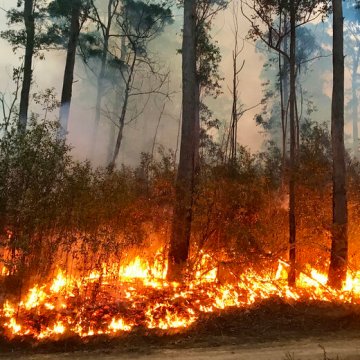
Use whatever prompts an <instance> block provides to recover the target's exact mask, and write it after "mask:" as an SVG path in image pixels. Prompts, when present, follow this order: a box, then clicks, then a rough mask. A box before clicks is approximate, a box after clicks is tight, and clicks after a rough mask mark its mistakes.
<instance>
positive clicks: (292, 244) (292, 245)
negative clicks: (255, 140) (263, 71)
mask: <svg viewBox="0 0 360 360" xmlns="http://www.w3.org/2000/svg"><path fill="white" fill-rule="evenodd" d="M289 101H290V161H289V261H290V269H289V275H288V284H289V286H292V287H293V286H295V285H296V216H295V168H296V108H295V101H296V9H295V5H294V2H293V1H291V5H290V99H289Z"/></svg>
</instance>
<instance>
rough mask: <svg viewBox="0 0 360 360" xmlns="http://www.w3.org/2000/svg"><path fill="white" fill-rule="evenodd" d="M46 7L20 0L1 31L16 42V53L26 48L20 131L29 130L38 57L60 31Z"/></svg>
mask: <svg viewBox="0 0 360 360" xmlns="http://www.w3.org/2000/svg"><path fill="white" fill-rule="evenodd" d="M46 10H47V3H46V1H45V0H18V1H17V3H16V7H15V8H12V9H10V10H9V11H8V12H7V20H8V25H9V29H8V30H5V31H3V32H1V37H2V38H4V39H6V40H7V41H8V42H9V43H10V44H11V45H12V47H13V51H14V52H17V51H18V50H19V49H25V51H24V55H23V56H22V57H21V58H23V65H22V71H21V72H22V78H21V92H20V104H19V114H18V123H17V126H18V130H19V131H20V132H24V131H25V130H26V126H27V123H28V113H29V103H30V91H31V84H32V81H33V60H34V57H36V56H37V57H39V58H43V52H42V50H45V49H46V48H47V47H48V46H49V45H50V44H52V43H53V42H54V41H55V39H56V38H57V34H56V32H54V31H52V30H51V29H50V28H49V22H48V19H47V11H46ZM13 25H15V26H13ZM22 25H23V26H22Z"/></svg>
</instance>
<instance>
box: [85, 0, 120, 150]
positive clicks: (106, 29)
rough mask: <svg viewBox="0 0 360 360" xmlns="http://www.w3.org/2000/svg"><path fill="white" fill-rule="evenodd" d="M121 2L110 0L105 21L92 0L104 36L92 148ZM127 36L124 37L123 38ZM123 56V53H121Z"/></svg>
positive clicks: (96, 20)
mask: <svg viewBox="0 0 360 360" xmlns="http://www.w3.org/2000/svg"><path fill="white" fill-rule="evenodd" d="M120 4H121V1H120V0H108V2H107V18H106V20H105V21H103V20H102V18H101V16H100V14H99V12H98V10H97V8H96V6H95V4H94V1H93V0H92V5H93V9H94V12H95V18H94V20H95V22H96V23H97V24H98V26H99V27H100V33H101V36H102V44H101V45H102V46H101V49H100V69H99V72H98V74H97V88H96V106H95V124H94V129H93V136H92V149H95V144H96V137H97V132H98V127H99V123H100V119H101V109H102V102H103V97H104V92H105V84H104V82H105V76H106V69H107V62H108V58H109V57H110V55H111V54H109V43H110V38H111V35H112V34H111V29H112V27H113V26H114V24H113V21H114V19H115V18H116V14H117V13H118V8H119V5H120ZM124 39H125V38H124V37H122V40H124ZM121 57H122V58H123V55H121Z"/></svg>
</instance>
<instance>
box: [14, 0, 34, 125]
mask: <svg viewBox="0 0 360 360" xmlns="http://www.w3.org/2000/svg"><path fill="white" fill-rule="evenodd" d="M24 22H25V29H26V45H25V58H24V71H23V83H22V89H21V96H20V109H19V123H18V130H19V131H22V132H23V131H25V129H26V125H27V119H28V110H29V97H30V87H31V79H32V60H33V56H34V46H35V19H34V0H25V1H24Z"/></svg>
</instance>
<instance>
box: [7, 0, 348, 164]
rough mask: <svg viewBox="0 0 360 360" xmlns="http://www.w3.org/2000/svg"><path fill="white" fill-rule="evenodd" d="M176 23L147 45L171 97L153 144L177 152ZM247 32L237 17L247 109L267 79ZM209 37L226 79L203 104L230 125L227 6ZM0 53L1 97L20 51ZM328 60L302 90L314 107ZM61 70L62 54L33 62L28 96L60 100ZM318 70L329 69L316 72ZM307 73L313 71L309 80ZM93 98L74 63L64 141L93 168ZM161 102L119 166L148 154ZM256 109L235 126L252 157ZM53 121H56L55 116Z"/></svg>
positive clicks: (99, 151)
mask: <svg viewBox="0 0 360 360" xmlns="http://www.w3.org/2000/svg"><path fill="white" fill-rule="evenodd" d="M15 3H16V1H15V0H0V7H1V8H3V9H9V8H11V7H12V6H14V5H15ZM174 20H175V22H174V24H173V25H171V26H169V27H168V28H167V29H166V31H165V32H164V33H163V34H162V35H161V36H160V37H159V38H158V39H157V40H156V41H154V42H153V44H152V45H151V50H152V53H153V54H154V56H155V57H156V59H157V60H158V61H159V62H160V64H161V67H162V68H163V69H169V71H170V85H169V88H170V91H171V93H172V95H171V99H170V100H169V101H168V102H167V104H166V107H165V111H164V114H163V117H162V118H161V122H160V125H159V132H158V136H157V140H156V144H157V145H162V146H164V148H165V149H168V148H170V149H175V147H176V144H177V138H178V131H179V121H180V114H181V106H180V105H181V55H179V54H177V49H179V48H180V47H181V26H182V16H181V12H180V10H177V11H175V13H174ZM6 28H7V25H6V20H5V12H4V11H1V10H0V31H2V30H5V29H6ZM314 28H315V29H316V31H317V32H316V36H317V37H318V38H319V39H320V38H321V36H323V34H324V32H326V31H328V30H327V29H328V28H329V26H328V24H327V25H326V24H325V25H324V24H315V25H314ZM248 31H249V24H248V22H247V20H246V19H245V18H243V17H242V16H241V14H240V16H239V38H240V41H243V40H244V50H243V52H242V53H241V58H242V59H243V60H244V62H245V65H244V68H243V71H242V72H241V74H240V99H241V102H242V103H243V104H244V107H245V108H248V107H252V106H254V105H256V104H258V103H260V101H261V99H262V96H263V94H262V83H263V82H264V80H265V79H264V72H263V65H264V62H265V60H266V56H265V55H264V51H259V48H262V49H265V50H266V48H265V46H264V45H262V44H255V43H254V42H253V41H252V40H248V39H246V36H247V33H248ZM212 35H213V38H214V39H215V40H216V41H217V42H218V44H219V46H220V49H221V53H222V62H221V65H220V74H221V76H222V77H223V78H224V81H223V82H222V87H223V94H222V95H220V96H219V97H218V98H217V99H206V102H207V104H208V105H209V107H210V109H211V110H212V111H213V112H214V116H215V117H217V118H219V119H220V120H221V121H223V122H225V121H227V122H228V121H229V120H230V117H231V105H232V104H231V101H232V100H231V94H230V90H229V88H230V86H231V82H232V50H233V46H234V35H233V16H232V11H231V6H230V8H229V9H228V10H226V11H223V12H221V13H220V14H218V16H217V18H216V20H215V22H214V26H213V33H212ZM0 49H1V56H0V92H9V91H10V90H11V88H12V82H11V71H12V67H13V66H14V65H16V64H18V57H19V55H21V51H19V52H18V53H17V54H14V53H13V52H12V49H11V47H10V46H9V45H8V44H7V42H6V41H5V40H3V39H0ZM265 54H266V51H265ZM329 61H330V60H329V59H328V58H327V59H326V58H325V59H320V60H317V61H316V62H312V63H311V64H310V66H309V67H310V71H309V73H310V75H309V76H308V79H307V82H306V84H307V85H306V86H307V87H308V88H309V89H310V92H312V93H313V94H315V95H314V96H315V102H316V97H318V98H320V97H321V98H325V99H326V98H327V99H328V100H330V96H331V87H332V84H331V78H332V76H331V71H330V70H331V69H329V64H330V63H329ZM64 65H65V51H64V50H56V51H50V52H47V53H46V54H45V60H39V59H36V60H35V62H34V84H33V86H32V92H39V91H42V90H44V89H46V88H54V89H55V91H56V93H57V94H58V96H59V94H60V93H61V86H62V77H63V71H64ZM321 69H328V70H324V71H320V70H321ZM311 71H313V72H312V75H311ZM319 72H321V75H319ZM314 74H315V75H316V76H314ZM347 81H348V82H349V74H348V75H347ZM95 96H96V92H95V87H94V86H92V85H91V83H90V82H89V80H88V78H87V75H86V71H85V68H84V66H83V64H82V62H81V59H80V58H78V59H77V66H76V72H75V82H74V86H73V102H72V105H71V115H70V122H69V136H68V141H69V143H70V144H71V145H72V146H73V154H74V155H75V156H76V157H77V158H78V159H80V160H83V159H85V158H87V157H88V156H89V154H90V153H92V154H93V156H94V158H93V160H94V163H96V164H98V165H104V163H105V162H106V153H107V149H106V148H107V146H106V145H105V143H106V141H107V140H106V139H107V136H108V130H107V125H106V122H107V121H108V120H107V119H103V120H102V128H101V129H102V130H101V131H100V137H99V141H98V142H97V143H96V144H93V143H92V142H91V128H92V124H93V121H94V111H95V109H94V107H95V105H94V104H95ZM162 101H163V100H162V99H160V98H158V97H156V96H154V97H152V98H151V99H150V100H149V102H148V105H147V107H146V108H145V111H144V112H143V113H142V115H141V116H140V117H139V118H137V119H136V120H135V121H133V122H131V124H129V125H128V126H126V127H125V130H124V131H125V132H124V143H123V145H122V148H121V150H120V156H119V162H120V163H125V164H134V163H137V162H138V161H139V158H140V153H141V152H149V151H150V150H151V148H152V145H153V139H154V134H155V130H156V127H157V124H158V119H159V114H160V111H161V107H162ZM324 104H325V103H323V104H320V108H318V111H317V114H316V116H315V118H316V119H317V120H319V121H321V120H323V121H327V120H328V119H329V116H330V112H329V111H330V109H329V108H328V105H326V104H325V105H324ZM31 109H32V110H34V111H35V110H36V105H35V104H33V103H32V104H31ZM260 110H261V107H257V108H255V109H254V110H252V111H249V112H247V113H246V114H245V115H244V116H243V117H242V118H241V119H240V121H239V125H238V142H239V143H240V144H241V145H244V146H246V147H248V148H249V150H251V151H252V152H257V151H260V150H261V149H263V146H264V142H265V140H266V136H265V134H264V131H263V129H262V128H260V127H258V126H257V125H256V123H255V120H254V116H255V115H256V114H257V113H259V112H260ZM53 116H57V113H56V114H54V115H53ZM346 131H347V132H348V134H349V135H350V132H351V126H350V127H349V126H347V129H346Z"/></svg>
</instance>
